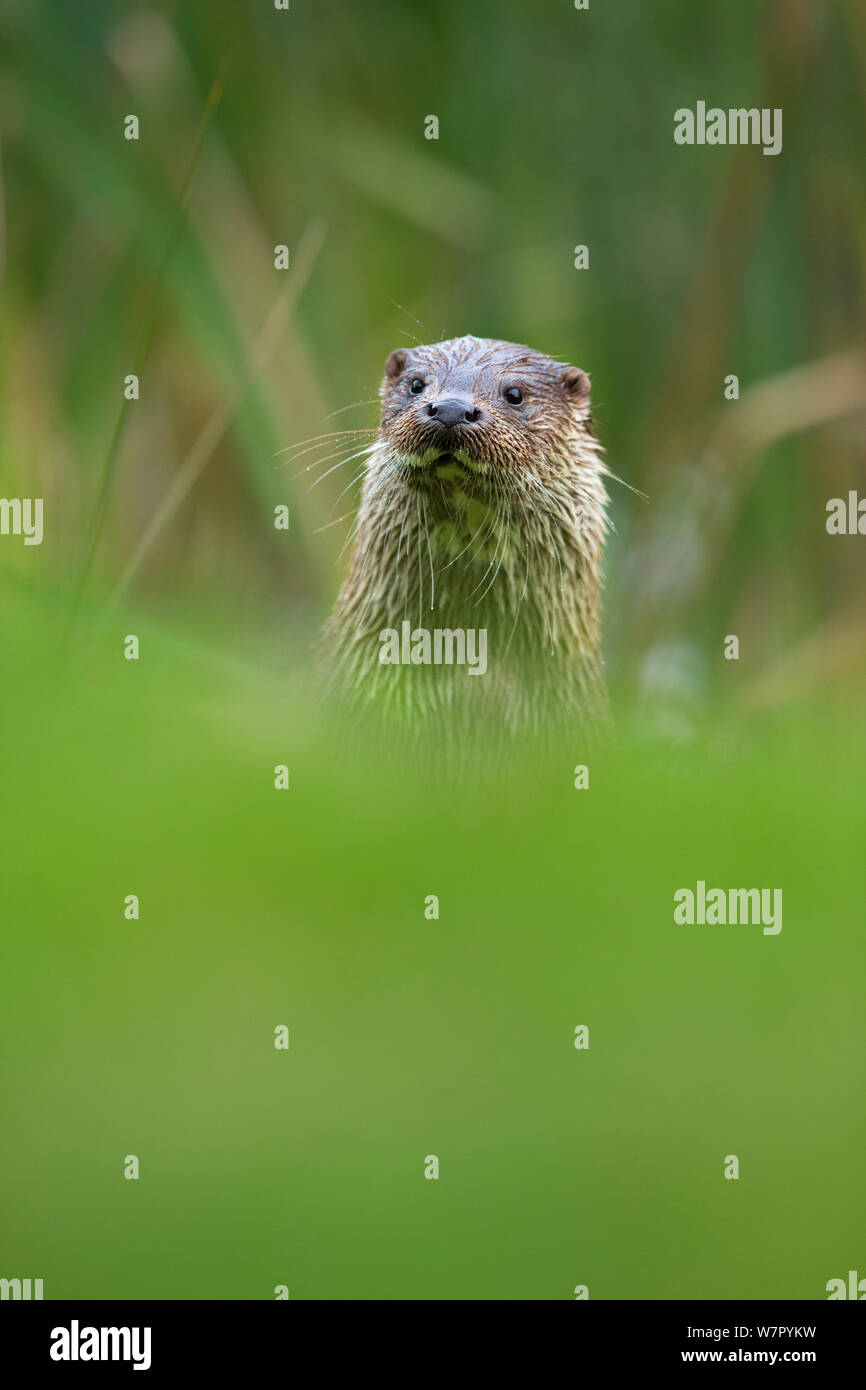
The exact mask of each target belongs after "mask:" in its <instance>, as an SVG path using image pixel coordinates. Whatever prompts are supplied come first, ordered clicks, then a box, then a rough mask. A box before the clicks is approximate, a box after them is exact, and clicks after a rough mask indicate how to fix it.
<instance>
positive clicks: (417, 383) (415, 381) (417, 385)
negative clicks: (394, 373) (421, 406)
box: [409, 376, 425, 396]
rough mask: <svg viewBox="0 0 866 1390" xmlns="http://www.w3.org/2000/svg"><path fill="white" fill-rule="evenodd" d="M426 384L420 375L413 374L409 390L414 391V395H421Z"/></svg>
mask: <svg viewBox="0 0 866 1390" xmlns="http://www.w3.org/2000/svg"><path fill="white" fill-rule="evenodd" d="M424 386H425V383H424V382H423V381H422V380H421V378H420V376H413V378H412V380H411V381H410V383H409V390H410V391H411V392H412V395H413V396H419V395H420V394H421V392H422V391H423V390H424Z"/></svg>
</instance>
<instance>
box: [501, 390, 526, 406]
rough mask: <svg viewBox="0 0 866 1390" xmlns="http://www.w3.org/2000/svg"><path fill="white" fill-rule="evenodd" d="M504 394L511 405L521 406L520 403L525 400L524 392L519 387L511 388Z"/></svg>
mask: <svg viewBox="0 0 866 1390" xmlns="http://www.w3.org/2000/svg"><path fill="white" fill-rule="evenodd" d="M503 394H504V396H505V399H506V400H507V401H508V404H509V405H520V402H521V401H522V400H523V392H522V391H521V390H520V387H519V386H509V388H508V390H507V391H505V392H504V393H503Z"/></svg>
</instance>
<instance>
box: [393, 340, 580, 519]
mask: <svg viewBox="0 0 866 1390" xmlns="http://www.w3.org/2000/svg"><path fill="white" fill-rule="evenodd" d="M381 396H382V420H381V426H380V438H381V441H382V443H383V444H384V445H386V446H387V449H388V453H389V456H390V458H391V459H393V460H395V461H397V462H399V464H401V465H403V467H402V468H401V470H400V471H401V474H402V476H403V477H404V478H405V479H406V480H407V481H408V482H412V481H414V482H416V483H417V484H419V485H421V484H422V482H423V480H425V479H430V478H439V477H444V476H448V472H449V470H451V472H452V473H453V472H454V470H459V472H460V474H461V485H462V486H463V487H464V488H465V487H466V486H467V484H468V485H469V486H470V487H471V486H472V484H473V483H474V484H475V487H474V488H473V490H475V491H479V490H481V491H483V490H484V487H485V485H486V486H488V487H491V486H492V487H493V488H495V490H496V491H497V492H503V491H507V490H508V487H509V484H511V485H512V486H513V487H515V488H517V489H519V488H520V487H521V484H522V482H524V481H525V480H526V478H527V477H529V478H535V479H536V480H537V481H538V482H542V483H546V482H549V481H552V480H553V479H554V478H555V476H556V475H557V473H561V471H562V470H563V469H564V468H573V467H575V466H578V462H579V461H578V458H577V452H578V450H577V445H578V443H579V441H580V439H581V438H584V439H586V440H587V441H589V442H590V444H591V443H592V429H591V418H590V412H589V378H588V376H587V375H586V373H585V372H582V371H580V370H579V369H578V368H576V367H569V366H563V364H562V363H559V362H555V361H554V360H553V358H551V357H547V356H545V354H544V353H541V352H534V351H533V350H532V348H528V347H524V346H522V345H519V344H516V343H505V342H499V341H496V340H493V339H490V338H473V337H464V338H452V339H450V340H449V341H447V342H444V343H433V344H431V345H429V346H426V347H415V348H398V349H397V350H396V351H394V352H392V353H391V355H390V357H389V358H388V361H387V362H386V364H385V379H384V381H383V382H382V388H381Z"/></svg>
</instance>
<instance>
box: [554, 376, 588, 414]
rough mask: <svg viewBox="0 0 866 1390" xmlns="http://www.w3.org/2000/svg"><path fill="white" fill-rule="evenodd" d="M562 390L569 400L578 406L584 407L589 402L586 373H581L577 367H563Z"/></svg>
mask: <svg viewBox="0 0 866 1390" xmlns="http://www.w3.org/2000/svg"><path fill="white" fill-rule="evenodd" d="M560 380H561V382H562V389H563V391H564V392H565V394H566V395H567V396H569V397H570V398H571V400H573V401H575V402H576V403H577V404H578V405H585V404H586V402H587V401H588V400H589V377H588V376H587V374H586V372H582V371H581V370H580V368H579V367H563V369H562V376H561V377H560Z"/></svg>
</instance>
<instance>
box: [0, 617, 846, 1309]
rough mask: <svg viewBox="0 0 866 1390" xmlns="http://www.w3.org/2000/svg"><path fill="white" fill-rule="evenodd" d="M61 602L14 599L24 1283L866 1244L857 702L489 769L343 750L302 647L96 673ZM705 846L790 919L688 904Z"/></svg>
mask: <svg viewBox="0 0 866 1390" xmlns="http://www.w3.org/2000/svg"><path fill="white" fill-rule="evenodd" d="M127 631H136V632H138V634H139V636H140V638H141V643H142V657H141V659H140V660H139V661H138V662H127V661H124V660H122V658H121V648H122V637H123V635H124V633H125V632H127ZM54 635H55V627H54V625H53V622H52V621H49V620H48V619H47V618H46V614H45V612H44V610H43V611H40V609H39V607H38V606H37V605H35V604H31V605H29V606H24V607H21V606H18V608H17V610H16V615H15V616H14V617H13V616H11V615H10V610H9V607H8V606H7V609H6V610H5V613H4V616H3V618H2V621H0V641H2V650H3V656H4V667H5V669H6V670H7V671H8V672H12V673H14V676H15V679H14V680H10V679H6V680H4V681H3V683H2V685H0V731H2V734H0V736H2V776H3V800H4V805H5V806H6V808H7V810H8V812H9V814H8V816H7V817H6V818H5V821H4V831H3V865H4V867H3V874H2V882H0V898H2V918H3V923H4V931H3V934H2V951H3V968H2V974H0V1004H2V1007H0V1020H2V1022H0V1030H2V1034H0V1048H2V1054H3V1056H4V1057H5V1058H6V1064H5V1066H4V1085H5V1091H6V1095H5V1101H4V1116H5V1119H4V1126H3V1134H2V1139H0V1168H2V1173H3V1180H2V1194H3V1195H2V1205H3V1208H4V1210H3V1219H2V1227H3V1232H4V1235H3V1241H2V1265H3V1270H2V1272H3V1273H4V1274H5V1275H12V1274H18V1275H21V1276H33V1277H36V1276H38V1277H42V1278H44V1280H45V1295H46V1297H47V1298H62V1297H70V1298H78V1297H82V1298H97V1297H100V1298H122V1299H127V1298H147V1297H151V1298H241V1299H260V1298H265V1299H267V1298H270V1297H273V1290H274V1286H275V1285H277V1284H287V1285H288V1286H289V1288H290V1291H291V1297H292V1298H328V1299H344V1298H345V1299H358V1298H360V1299H369V1298H386V1299H400V1298H404V1299H405V1298H408V1299H422V1298H423V1299H426V1298H430V1299H443V1298H462V1299H512V1298H519V1299H536V1298H537V1299H548V1298H553V1299H559V1298H569V1297H571V1296H572V1292H571V1291H572V1290H573V1288H574V1286H575V1285H576V1284H578V1283H585V1284H588V1285H589V1289H590V1296H591V1297H592V1298H687V1297H696V1298H805V1299H811V1298H823V1297H825V1296H826V1295H825V1292H824V1286H825V1284H826V1281H827V1280H828V1279H829V1278H831V1277H835V1276H836V1275H840V1274H842V1275H844V1274H845V1272H846V1271H847V1270H848V1269H849V1268H854V1267H856V1265H857V1262H858V1260H859V1259H860V1258H861V1251H862V1248H863V1246H862V1241H863V1229H862V1213H863V1210H864V1197H866V1191H864V1187H866V1179H864V1171H863V1164H862V1153H863V1145H864V1140H866V1122H864V1116H863V1111H862V1107H860V1106H859V1105H857V1104H856V1103H855V1097H856V1096H857V1095H859V1094H862V1083H863V1055H864V1046H863V1045H864V1022H863V1009H862V1000H863V987H864V965H863V962H864V952H863V939H862V933H863V874H862V844H863V839H864V829H866V826H864V799H863V786H864V776H866V738H864V730H863V726H862V720H860V719H857V720H856V721H847V722H843V721H841V720H839V719H836V720H835V721H831V720H827V719H823V720H822V719H821V718H820V717H819V716H816V715H815V713H814V712H812V713H809V712H807V711H805V710H804V711H801V712H800V713H794V712H790V713H789V714H788V715H787V716H786V717H784V718H779V719H776V720H774V722H773V724H772V725H770V726H768V727H767V729H766V730H764V731H763V732H762V734H761V738H760V740H759V741H750V743H749V745H748V746H745V747H744V748H743V749H742V750H740V751H738V749H737V743H736V737H735V736H734V734H733V733H731V736H730V737H726V738H721V739H718V740H717V741H716V743H717V751H715V752H713V751H709V750H708V748H707V747H706V746H704V747H703V748H702V749H698V748H696V749H694V750H692V751H688V750H686V751H683V750H680V751H679V752H678V753H677V754H676V756H673V755H672V754H670V753H669V752H661V751H659V750H658V749H652V748H650V747H647V746H646V745H642V744H639V743H637V742H636V741H634V740H633V739H630V738H628V737H621V739H620V740H619V742H618V744H617V746H616V748H615V749H613V750H609V751H608V752H607V753H605V754H601V753H599V754H597V755H592V756H589V758H588V761H589V764H590V779H591V780H590V789H589V790H588V791H582V792H578V791H575V790H574V789H573V787H572V775H571V770H572V768H573V766H574V765H575V764H576V763H578V762H583V761H584V760H585V750H584V749H582V748H581V747H579V746H577V745H575V746H573V747H564V748H562V749H561V756H554V757H553V758H552V759H551V760H550V761H548V762H544V763H542V762H540V761H538V760H535V759H533V758H532V757H531V756H529V755H527V756H525V757H524V756H523V755H521V754H518V753H516V754H515V755H514V757H513V758H508V759H504V760H503V759H501V758H500V760H499V761H498V763H496V764H495V765H493V766H491V767H490V768H489V769H488V770H487V772H486V773H484V774H483V775H476V776H475V777H474V778H473V779H472V781H471V782H467V779H465V778H463V779H461V778H460V776H459V775H457V776H455V775H454V774H455V769H453V768H452V769H448V768H443V769H441V770H440V772H439V773H438V774H437V775H435V776H431V775H429V774H421V773H419V772H417V771H414V770H413V769H412V768H411V766H407V765H403V766H399V765H398V766H393V765H391V764H389V762H388V760H387V759H384V758H383V757H381V755H380V750H379V749H377V747H376V746H375V744H373V743H370V742H366V743H365V744H364V746H357V747H351V746H349V747H346V745H345V741H343V742H342V744H340V745H339V751H335V750H336V749H337V746H338V745H337V741H336V739H335V734H336V732H337V731H335V730H333V729H331V728H330V727H329V725H328V723H327V720H326V718H324V717H323V716H322V714H321V712H320V711H318V710H317V708H316V707H315V704H314V702H313V701H312V700H311V699H310V697H309V696H308V695H305V694H304V691H303V687H302V685H301V684H300V683H299V682H298V681H297V680H294V679H292V678H290V677H287V676H286V673H285V672H282V671H280V672H278V671H275V670H273V669H272V670H270V671H269V670H268V669H267V667H266V666H265V665H264V664H263V663H256V662H252V663H251V662H250V660H249V658H248V654H247V655H246V656H244V657H243V658H242V656H241V652H240V650H239V649H238V650H237V652H236V659H235V658H231V659H230V657H229V654H228V653H227V650H226V648H225V647H223V648H222V649H220V650H219V652H218V653H217V652H216V649H214V648H211V647H208V646H206V645H203V644H201V643H200V642H199V643H197V644H194V643H193V642H192V641H190V640H189V638H188V636H187V635H186V634H185V633H184V630H183V627H182V625H180V624H176V625H175V626H174V627H168V626H166V625H164V624H158V623H154V622H153V621H150V620H148V619H146V618H145V617H144V616H141V615H140V621H139V622H138V623H131V624H130V625H129V626H128V627H125V628H123V629H120V628H118V629H117V630H116V631H113V632H109V633H106V634H105V635H104V641H103V642H102V643H101V644H100V645H97V646H96V647H95V648H93V649H92V650H91V652H90V654H89V656H87V657H86V658H83V657H80V658H79V659H78V661H77V663H76V664H74V665H73V667H72V668H68V667H67V668H63V667H61V666H60V665H59V664H58V662H57V660H56V658H55V656H54V655H53V654H52V652H53V651H55V650H56V647H55V645H54V642H53V638H54ZM277 763H286V764H288V766H289V768H290V772H291V787H290V790H288V791H286V792H278V791H276V790H274V787H273V768H274V765H275V764H277ZM699 878H703V879H705V880H707V881H708V883H711V884H716V885H724V886H728V885H743V886H765V887H781V888H782V889H783V891H784V926H783V930H782V931H781V933H780V934H779V935H778V936H776V937H765V936H764V935H763V934H762V933H761V930H760V927H750V926H738V927H697V926H695V927H683V926H676V925H674V924H673V916H672V895H673V892H674V890H675V889H676V888H679V887H681V886H692V887H694V884H695V882H696V880H697V879H699ZM130 893H135V894H137V895H138V896H139V897H140V901H141V918H140V920H139V921H126V920H124V915H123V904H124V898H125V897H126V895H127V894H130ZM433 893H435V894H437V895H438V896H439V898H440V904H441V909H440V917H439V920H438V921H428V920H425V916H424V900H425V898H426V896H427V895H428V894H433ZM278 1024H286V1025H287V1026H288V1027H289V1028H290V1030H291V1047H290V1050H289V1051H288V1052H279V1051H275V1049H274V1047H273V1030H274V1027H275V1026H276V1025H278ZM577 1024H586V1025H588V1027H589V1030H590V1047H589V1050H588V1051H576V1050H575V1049H574V1047H573V1045H572V1039H573V1033H574V1028H575V1026H576V1025H577ZM127 1154H136V1155H138V1157H139V1159H140V1163H141V1178H140V1181H138V1182H128V1181H125V1180H124V1179H123V1176H122V1172H123V1161H124V1157H125V1156H126V1155H127ZM428 1154H436V1155H438V1157H439V1160H440V1164H441V1170H440V1171H441V1176H440V1179H439V1181H438V1182H431V1181H425V1179H424V1177H423V1167H424V1159H425V1156H426V1155H428ZM728 1154H736V1155H738V1156H739V1159H740V1164H741V1176H740V1180H739V1181H738V1182H727V1181H724V1180H723V1177H722V1168H723V1160H724V1158H725V1156H726V1155H728Z"/></svg>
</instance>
